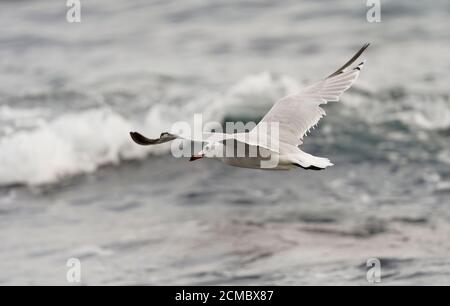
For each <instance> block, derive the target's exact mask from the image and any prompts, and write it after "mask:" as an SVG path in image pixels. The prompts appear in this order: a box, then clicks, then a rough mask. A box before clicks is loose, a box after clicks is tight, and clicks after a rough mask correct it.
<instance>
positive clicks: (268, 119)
mask: <svg viewBox="0 0 450 306" xmlns="http://www.w3.org/2000/svg"><path fill="white" fill-rule="evenodd" d="M368 46H369V44H365V45H364V46H363V47H362V48H361V49H360V50H359V51H358V52H357V53H356V54H355V55H354V56H353V57H352V58H351V59H350V60H349V61H348V62H347V63H345V64H344V65H343V66H342V67H341V68H339V69H338V70H337V71H336V72H334V73H332V74H331V75H330V76H328V77H327V78H326V79H324V80H322V81H320V82H317V83H315V84H313V85H311V86H308V87H306V88H304V89H303V90H301V91H300V92H298V93H295V94H292V95H289V96H287V97H284V98H282V99H281V100H279V101H278V102H276V103H275V105H274V106H273V107H272V108H271V109H270V111H269V112H268V113H267V114H266V115H265V116H264V117H263V119H262V120H261V122H260V123H259V124H258V125H257V127H256V128H255V129H256V130H258V128H259V127H260V126H262V125H264V124H265V125H266V129H267V125H270V124H272V123H277V124H278V127H279V142H280V143H284V144H289V145H295V146H297V145H301V144H302V143H303V142H302V140H303V137H304V135H305V134H306V132H307V131H309V129H311V128H312V127H313V126H315V125H316V124H317V123H318V122H319V120H320V119H321V118H322V117H323V116H325V111H324V110H323V109H322V108H321V107H320V105H321V104H326V103H327V102H328V101H339V97H340V96H341V95H342V93H343V92H344V91H346V90H347V89H348V88H350V87H351V86H352V84H353V83H354V82H355V80H356V79H357V78H358V76H359V73H360V71H361V69H362V67H363V65H364V61H362V62H361V63H360V64H358V65H356V66H354V67H351V66H352V64H353V63H354V62H355V61H356V60H357V58H358V57H359V56H360V55H361V54H362V53H363V52H364V50H365V49H366V48H367V47H368Z"/></svg>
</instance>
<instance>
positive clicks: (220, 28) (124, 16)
mask: <svg viewBox="0 0 450 306" xmlns="http://www.w3.org/2000/svg"><path fill="white" fill-rule="evenodd" d="M81 3H82V11H81V18H82V22H81V23H72V24H70V23H68V22H67V21H66V11H67V9H68V8H67V7H66V6H65V1H55V0H53V1H51V0H40V1H1V2H0V185H1V187H0V241H1V243H0V284H6V285H9V284H60V285H64V284H68V283H67V281H66V271H67V268H66V265H65V264H66V261H67V259H69V258H71V257H76V258H79V259H80V260H81V263H82V284H86V285H94V284H107V285H109V284H127V285H131V284H149V285H156V284H158V285H163V284H166V285H173V284H178V285H215V284H226V285H232V284H234V285H247V284H256V285H272V284H274V285H302V284H330V285H331V284H344V285H349V284H368V283H367V280H366V271H367V268H366V265H365V263H366V260H367V259H368V258H372V257H376V258H379V259H381V263H382V284H447V285H448V284H450V200H449V198H450V142H449V139H450V100H449V99H450V98H449V94H450V91H449V80H450V75H449V69H450V32H449V29H450V18H449V17H450V16H449V15H450V2H448V1H443V0H442V1H441V0H438V1H417V2H413V1H406V0H401V1H382V3H381V5H382V6H381V8H382V10H381V13H382V15H381V22H380V23H369V22H368V21H367V20H366V12H367V10H368V9H369V8H368V7H367V6H366V1H362V0H359V1H299V0H279V1H272V0H270V1H269V0H258V1H256V0H255V1H253V0H239V1H238V0H215V1H199V0H184V1H171V0H154V1H149V0H133V1H125V0H114V1H111V0H109V1H106V0H95V1H81ZM365 42H371V43H372V45H371V47H370V48H369V49H368V51H367V53H366V55H365V57H366V59H367V64H366V66H365V69H364V71H363V72H362V73H361V75H360V78H359V80H358V81H357V83H356V85H355V86H354V87H353V88H352V89H350V90H349V91H348V92H346V93H345V94H344V96H343V99H342V103H339V104H333V105H327V106H326V111H327V113H328V116H327V117H325V119H323V120H322V121H321V122H320V124H319V128H318V129H316V130H314V131H313V133H312V135H311V136H310V137H307V138H306V139H305V144H304V145H303V148H304V150H305V151H306V152H310V153H312V154H315V155H318V156H327V157H329V158H330V159H331V161H332V162H334V163H335V166H334V167H332V168H329V169H327V170H326V171H318V172H312V171H301V170H298V171H289V172H284V171H283V172H268V171H257V170H247V169H239V168H233V167H229V166H226V165H223V164H220V163H217V162H214V161H208V160H199V161H197V162H193V163H189V162H188V161H187V159H174V158H172V157H171V156H170V154H169V151H168V150H167V148H164V147H163V148H150V149H148V148H143V147H139V146H137V145H134V144H133V143H132V142H131V141H130V139H129V136H128V132H129V131H130V130H139V131H143V132H145V133H146V134H148V135H151V136H157V135H159V133H161V132H163V131H165V130H168V129H170V127H171V124H172V123H173V122H175V121H179V120H190V119H192V116H193V114H194V113H202V114H203V115H204V118H205V120H214V121H219V122H225V121H236V120H257V118H260V117H261V116H262V115H263V114H264V113H265V112H266V111H267V110H268V109H269V108H270V106H271V105H272V104H273V103H274V102H275V101H276V100H277V99H278V98H280V97H282V96H283V95H285V94H287V93H290V92H292V91H295V90H297V89H299V88H301V87H302V86H303V85H305V84H308V83H310V82H313V81H316V80H319V79H321V78H322V77H324V76H326V75H328V74H329V73H331V72H333V71H334V70H335V69H336V68H338V67H339V66H340V65H342V64H343V63H344V62H345V61H346V60H347V59H348V58H349V57H350V56H351V55H352V54H353V53H354V52H355V51H356V50H357V49H358V48H359V47H360V46H362V44H363V43H365Z"/></svg>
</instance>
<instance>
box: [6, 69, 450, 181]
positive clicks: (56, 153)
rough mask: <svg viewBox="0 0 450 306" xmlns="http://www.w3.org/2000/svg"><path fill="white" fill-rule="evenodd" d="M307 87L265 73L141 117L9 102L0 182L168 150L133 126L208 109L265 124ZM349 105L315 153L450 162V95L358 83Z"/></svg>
mask: <svg viewBox="0 0 450 306" xmlns="http://www.w3.org/2000/svg"><path fill="white" fill-rule="evenodd" d="M299 88H301V84H300V83H298V82H297V81H296V80H295V79H294V78H291V77H289V76H282V75H281V76H277V75H273V74H270V73H268V72H264V73H260V74H256V75H249V76H246V77H245V78H243V79H242V80H241V81H239V82H237V83H236V84H234V85H232V86H231V87H230V88H229V89H228V90H225V91H224V92H212V93H205V94H201V95H193V96H192V97H191V98H189V99H187V100H183V101H182V102H180V101H179V99H172V100H171V99H167V100H164V101H160V102H159V103H154V104H152V105H150V106H149V107H148V110H147V111H146V114H144V116H141V117H140V118H141V119H137V117H138V116H137V117H136V118H129V117H128V116H125V115H123V112H121V111H120V110H119V109H116V108H114V107H112V106H108V105H107V104H105V105H104V106H99V107H96V108H92V109H88V110H78V111H74V112H73V113H68V114H59V115H57V117H56V118H54V119H52V120H48V119H47V117H48V114H47V113H46V111H45V109H36V110H33V109H28V110H19V109H14V108H12V107H9V106H2V108H0V113H1V114H2V118H3V119H2V121H0V168H1V169H2V171H1V173H0V185H12V184H25V185H36V184H48V183H55V182H58V181H60V180H61V179H64V178H66V177H70V176H73V175H77V174H82V173H91V172H94V171H96V170H97V169H98V168H99V167H101V166H102V165H107V164H119V163H120V162H121V161H124V160H131V159H142V158H145V157H146V156H147V155H148V154H165V153H167V152H168V151H169V148H170V146H155V147H148V148H143V147H139V146H136V145H135V144H134V143H132V142H131V141H130V139H129V135H128V132H129V131H131V130H136V129H138V130H140V131H142V132H144V133H146V134H148V135H149V136H150V137H152V136H158V135H159V133H161V132H163V131H171V127H172V125H173V124H174V123H175V122H179V121H186V122H188V123H191V124H192V119H193V115H194V114H195V113H201V114H202V115H203V123H207V122H210V121H215V122H219V123H222V124H223V123H224V121H240V120H243V121H256V122H257V121H258V120H259V118H261V116H263V115H264V114H265V113H266V112H267V111H268V109H269V108H270V107H271V105H272V104H273V102H274V101H276V100H277V99H279V98H280V97H282V96H283V95H285V94H288V93H291V92H295V91H297V90H298V89H299ZM181 103H182V104H181ZM343 104H344V105H337V104H335V103H329V105H327V106H325V108H326V110H327V112H328V113H329V114H331V115H330V116H327V117H326V118H325V120H322V121H321V123H320V125H319V129H321V130H320V135H319V136H316V135H314V137H311V140H310V138H309V137H307V138H306V140H305V145H308V146H309V149H311V150H312V152H311V153H314V151H321V152H322V151H327V152H332V153H333V154H341V155H345V156H350V157H351V159H352V160H355V158H356V160H364V159H370V160H385V161H395V162H398V161H399V159H406V160H417V159H418V158H419V159H422V160H427V159H432V158H437V159H438V160H439V161H441V162H442V161H443V160H446V159H445V158H442V156H444V155H445V154H444V153H443V152H446V149H448V145H446V144H447V140H448V136H446V135H447V134H446V133H439V132H441V131H446V130H448V129H449V128H450V119H449V118H450V103H449V98H448V96H447V95H445V94H441V95H435V96H432V95H426V94H418V93H410V92H408V91H407V90H405V89H401V90H400V89H398V88H394V89H386V90H384V91H380V92H371V91H368V90H366V89H364V88H361V87H358V86H356V87H355V88H354V89H351V90H349V92H348V93H346V94H345V95H344V97H343ZM43 118H45V119H43ZM142 118H143V120H142ZM30 122H32V124H31V123H30ZM12 123H13V124H12ZM19 123H20V124H19ZM436 132H438V133H436ZM411 148H414V150H412V149H411ZM410 153H414V155H411V154H410Z"/></svg>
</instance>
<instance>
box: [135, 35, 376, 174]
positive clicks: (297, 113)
mask: <svg viewBox="0 0 450 306" xmlns="http://www.w3.org/2000/svg"><path fill="white" fill-rule="evenodd" d="M367 47H369V44H365V45H364V46H363V47H362V48H361V49H359V51H358V52H356V54H355V55H354V56H353V57H352V58H351V59H350V60H349V61H348V62H346V63H345V64H344V65H343V66H342V67H340V68H339V69H338V70H336V71H335V72H333V73H332V74H330V75H329V76H328V77H326V78H325V79H323V80H321V81H319V82H316V83H314V84H312V85H310V86H307V87H305V88H303V89H302V90H300V91H299V92H296V93H293V94H289V95H287V96H286V97H284V98H282V99H280V100H278V101H277V102H276V103H275V104H274V105H273V107H272V108H271V109H270V110H269V112H268V113H267V114H266V115H265V116H264V117H263V118H262V120H261V121H260V122H259V123H258V124H257V125H256V127H255V128H253V129H252V130H251V131H249V132H245V133H233V134H231V133H229V134H227V133H215V132H209V133H203V134H202V139H194V138H192V137H187V136H184V135H176V134H171V133H168V132H164V133H162V134H161V135H160V137H159V138H157V139H149V138H147V137H145V136H143V135H142V134H140V133H137V132H130V136H131V138H132V139H133V141H134V142H135V143H137V144H139V145H143V146H148V145H157V144H162V143H165V142H169V141H172V140H174V139H184V140H187V141H194V142H195V141H200V142H202V143H204V144H205V145H204V146H203V149H202V150H201V151H199V152H198V153H197V154H193V155H191V158H190V161H193V160H197V159H200V158H211V159H215V160H219V161H222V162H224V163H226V164H229V165H231V166H235V167H243V168H253V169H265V170H289V169H294V168H298V167H299V168H303V169H306V170H323V169H325V168H327V167H329V166H333V164H332V163H331V162H330V160H329V159H328V158H325V157H317V156H313V155H311V154H308V153H306V152H303V151H302V150H301V149H300V146H301V145H302V144H303V137H304V136H305V135H306V134H307V132H308V131H309V130H310V129H311V128H314V127H315V126H316V125H317V123H318V122H319V120H320V119H321V118H322V117H323V116H325V111H324V110H323V109H322V108H321V107H320V106H321V105H322V104H327V102H338V101H339V98H340V96H341V95H342V94H343V92H344V91H346V90H347V89H349V88H350V87H351V86H352V85H353V83H354V82H355V81H356V79H357V78H358V76H359V73H360V72H361V69H362V68H363V65H364V62H365V61H364V60H362V61H360V62H358V63H357V64H355V62H356V60H357V59H358V58H359V57H360V56H361V54H362V53H363V52H364V50H366V49H367ZM268 126H269V127H270V126H276V127H277V129H276V132H277V133H269V131H268V128H267V127H268ZM271 131H272V130H271ZM236 147H240V148H241V151H242V152H240V151H239V152H236ZM230 152H231V153H230ZM249 152H253V154H249Z"/></svg>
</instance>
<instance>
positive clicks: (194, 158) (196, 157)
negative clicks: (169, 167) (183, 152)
mask: <svg viewBox="0 0 450 306" xmlns="http://www.w3.org/2000/svg"><path fill="white" fill-rule="evenodd" d="M202 157H203V155H192V156H191V158H190V159H189V161H194V160H197V159H200V158H202Z"/></svg>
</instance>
